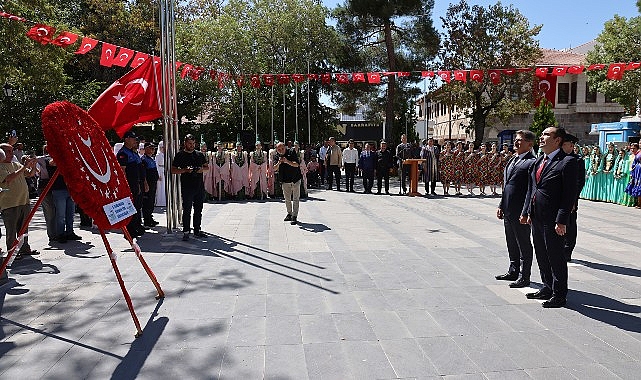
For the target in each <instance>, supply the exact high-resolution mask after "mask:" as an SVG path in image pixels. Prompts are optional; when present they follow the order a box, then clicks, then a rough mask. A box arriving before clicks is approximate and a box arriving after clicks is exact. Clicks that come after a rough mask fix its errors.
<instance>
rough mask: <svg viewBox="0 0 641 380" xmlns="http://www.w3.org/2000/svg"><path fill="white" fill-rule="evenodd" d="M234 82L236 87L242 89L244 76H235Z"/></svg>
mask: <svg viewBox="0 0 641 380" xmlns="http://www.w3.org/2000/svg"><path fill="white" fill-rule="evenodd" d="M234 82H236V86H238V87H243V86H244V85H245V76H244V75H239V76H237V77H236V78H235V79H234Z"/></svg>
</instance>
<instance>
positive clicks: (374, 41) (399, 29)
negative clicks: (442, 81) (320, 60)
mask: <svg viewBox="0 0 641 380" xmlns="http://www.w3.org/2000/svg"><path fill="white" fill-rule="evenodd" d="M433 6H434V1H433V0H401V1H387V0H348V1H347V2H346V4H345V5H343V6H339V7H338V8H336V9H335V11H334V13H333V16H334V17H335V18H336V19H337V30H338V31H339V33H340V35H341V42H342V43H341V45H340V49H337V51H336V55H337V65H338V66H339V67H340V68H341V69H344V70H347V71H352V72H354V71H383V72H385V71H390V72H396V71H413V70H415V69H416V68H417V67H424V66H425V64H426V62H427V61H429V60H430V59H432V58H433V57H434V55H435V54H436V52H437V50H438V45H439V40H438V34H437V33H436V30H435V29H434V27H433V25H432V19H431V12H432V8H433ZM387 78H388V79H387V87H386V91H385V93H383V94H381V93H380V92H379V91H380V88H379V87H377V86H371V85H369V84H361V85H355V84H350V85H349V87H347V86H342V87H339V90H341V93H340V94H339V95H338V96H336V97H335V100H336V101H337V102H338V103H339V104H340V105H341V107H342V108H343V109H344V110H346V111H348V112H349V111H353V108H352V109H350V107H354V106H355V105H357V104H359V103H360V104H367V105H368V108H369V109H370V110H372V111H373V112H374V113H376V114H380V112H379V110H380V109H384V119H385V125H386V131H387V133H386V135H387V136H389V137H388V138H391V139H393V140H396V141H398V137H399V136H400V134H401V133H403V132H404V127H405V123H406V122H408V120H407V118H408V114H409V112H408V110H407V108H408V107H409V105H408V104H407V103H408V100H409V99H410V98H411V97H412V96H415V95H416V94H418V91H417V90H415V89H411V88H410V85H411V84H412V83H416V78H413V79H410V80H406V79H404V80H403V81H402V83H399V81H397V80H396V77H395V76H394V75H390V76H388V77H387ZM412 124H413V123H412Z"/></svg>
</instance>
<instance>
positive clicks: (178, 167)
mask: <svg viewBox="0 0 641 380" xmlns="http://www.w3.org/2000/svg"><path fill="white" fill-rule="evenodd" d="M184 146H185V149H183V150H182V151H180V152H178V153H176V156H175V157H174V161H173V162H172V163H171V174H180V189H181V192H182V199H183V203H182V205H183V216H182V222H183V241H187V240H189V232H190V231H191V228H190V221H191V208H192V207H193V208H194V236H198V237H205V236H207V234H205V233H204V232H203V231H202V230H201V229H200V223H201V221H202V211H203V202H204V201H205V183H204V181H203V173H204V172H205V171H207V170H208V169H209V165H208V164H207V158H205V155H204V154H203V153H202V152H200V151H197V150H196V138H195V137H194V136H193V135H191V134H189V135H187V136H185V145H184Z"/></svg>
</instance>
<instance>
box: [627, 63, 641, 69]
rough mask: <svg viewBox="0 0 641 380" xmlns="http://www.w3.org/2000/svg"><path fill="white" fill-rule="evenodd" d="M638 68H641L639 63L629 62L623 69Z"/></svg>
mask: <svg viewBox="0 0 641 380" xmlns="http://www.w3.org/2000/svg"><path fill="white" fill-rule="evenodd" d="M639 67H641V62H630V63H628V65H627V66H626V67H625V70H626V71H628V70H636V69H638V68H639Z"/></svg>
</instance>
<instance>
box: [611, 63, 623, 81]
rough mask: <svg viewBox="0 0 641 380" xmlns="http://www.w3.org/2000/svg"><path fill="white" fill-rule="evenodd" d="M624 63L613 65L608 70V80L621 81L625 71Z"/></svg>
mask: <svg viewBox="0 0 641 380" xmlns="http://www.w3.org/2000/svg"><path fill="white" fill-rule="evenodd" d="M625 67H626V64H625V63H613V64H611V65H610V67H609V68H608V75H607V77H608V79H612V80H621V79H623V72H624V71H625Z"/></svg>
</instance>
